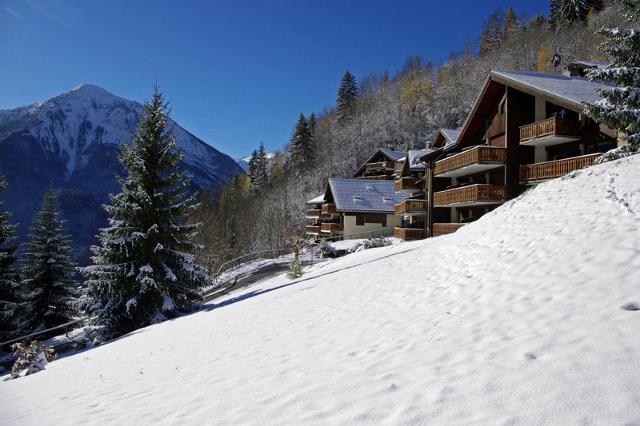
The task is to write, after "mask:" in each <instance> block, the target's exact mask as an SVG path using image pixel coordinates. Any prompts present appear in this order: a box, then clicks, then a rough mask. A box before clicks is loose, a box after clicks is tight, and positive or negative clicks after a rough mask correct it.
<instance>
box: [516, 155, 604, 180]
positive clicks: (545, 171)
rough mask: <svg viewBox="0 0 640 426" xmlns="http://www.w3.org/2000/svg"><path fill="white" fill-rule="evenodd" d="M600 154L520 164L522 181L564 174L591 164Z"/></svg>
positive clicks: (551, 177)
mask: <svg viewBox="0 0 640 426" xmlns="http://www.w3.org/2000/svg"><path fill="white" fill-rule="evenodd" d="M600 155H601V154H589V155H582V156H580V157H572V158H565V159H564V160H555V161H545V162H543V163H536V164H527V165H525V166H520V182H522V183H531V182H536V181H542V180H546V179H553V178H557V177H560V176H564V175H566V174H567V173H571V172H573V171H574V170H580V169H584V168H585V167H589V166H591V165H592V164H593V162H594V161H595V160H596V158H598V157H600Z"/></svg>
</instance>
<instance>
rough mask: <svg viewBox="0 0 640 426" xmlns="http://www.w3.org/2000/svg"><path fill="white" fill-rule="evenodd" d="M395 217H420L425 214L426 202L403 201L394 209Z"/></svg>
mask: <svg viewBox="0 0 640 426" xmlns="http://www.w3.org/2000/svg"><path fill="white" fill-rule="evenodd" d="M394 212H395V214H396V215H398V216H400V215H406V216H420V215H426V214H427V200H404V201H403V202H401V203H399V204H396V205H395V207H394Z"/></svg>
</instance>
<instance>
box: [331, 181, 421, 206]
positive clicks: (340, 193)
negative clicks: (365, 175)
mask: <svg viewBox="0 0 640 426" xmlns="http://www.w3.org/2000/svg"><path fill="white" fill-rule="evenodd" d="M329 189H330V191H331V193H332V194H333V200H334V202H335V204H336V209H337V210H338V211H339V212H359V213H393V207H394V205H396V204H398V203H400V202H402V201H404V200H406V199H407V198H408V197H410V196H411V195H412V194H411V192H410V191H400V192H396V191H395V184H394V182H393V181H392V180H370V179H329Z"/></svg>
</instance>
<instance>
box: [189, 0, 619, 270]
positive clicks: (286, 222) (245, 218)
mask: <svg viewBox="0 0 640 426" xmlns="http://www.w3.org/2000/svg"><path fill="white" fill-rule="evenodd" d="M623 19H624V17H623V13H622V5H621V2H620V1H616V0H610V1H578V2H575V1H563V0H553V1H551V4H550V10H549V14H548V17H545V15H543V14H539V15H536V16H523V15H519V14H518V12H517V11H515V10H513V9H511V8H510V9H508V10H506V11H502V10H496V11H495V12H494V13H492V14H491V15H490V16H488V17H487V18H486V20H485V21H484V24H483V29H482V32H481V34H480V36H479V37H478V39H477V40H476V41H475V42H474V43H469V44H468V45H467V46H465V47H464V49H462V50H461V51H459V52H454V53H452V54H451V55H450V56H449V58H448V59H447V60H445V61H443V62H442V63H433V62H429V61H425V60H424V59H423V58H421V57H420V56H417V55H416V56H411V57H409V58H407V60H406V62H405V63H404V65H403V66H402V67H401V68H400V70H399V71H397V72H395V73H390V72H389V71H384V72H381V73H379V74H372V75H366V76H361V77H360V78H359V79H357V78H356V77H355V76H354V75H352V74H351V73H350V72H349V71H346V72H345V74H344V76H343V77H342V79H341V81H340V82H339V85H338V90H337V97H336V104H335V106H334V107H332V108H329V109H325V110H323V111H317V112H315V111H313V112H307V113H301V114H300V116H299V117H298V118H297V120H296V122H295V125H294V126H293V131H292V136H291V140H290V143H289V144H288V145H287V146H286V148H285V149H284V150H283V152H277V153H275V155H274V157H273V158H271V159H267V156H266V153H265V151H264V146H260V147H259V148H258V149H256V150H255V151H254V153H253V155H252V161H251V164H250V170H249V173H248V174H247V175H244V176H238V177H237V178H236V179H235V180H234V181H233V182H231V183H230V184H228V185H227V186H226V187H224V188H223V190H222V191H221V193H219V194H211V193H205V194H204V195H203V197H202V203H201V207H200V209H199V210H198V212H197V214H196V215H194V216H193V217H192V220H193V221H194V222H203V223H204V226H203V228H202V230H201V233H200V235H199V242H200V243H201V244H203V245H204V246H205V247H206V249H205V250H203V251H202V252H201V253H200V254H199V261H200V263H201V264H202V265H204V266H206V267H207V268H208V269H209V270H215V268H216V267H217V265H219V264H221V263H222V262H225V261H227V260H229V259H233V258H235V257H238V256H240V255H243V254H246V253H250V252H253V251H261V250H282V249H285V248H287V247H288V246H289V245H290V244H291V242H292V241H299V240H300V239H301V238H303V232H304V231H303V230H304V222H305V218H304V214H303V212H304V210H305V209H306V208H305V207H306V205H305V203H306V200H309V199H311V198H313V197H316V196H317V195H319V194H321V193H322V192H323V191H324V189H325V185H326V183H327V181H328V179H329V178H332V177H349V176H352V174H353V173H354V172H355V171H356V170H357V168H358V166H359V165H361V164H362V163H363V162H364V161H366V159H367V158H368V157H369V156H370V155H371V154H373V152H374V151H375V150H376V149H378V148H391V149H397V150H408V149H424V148H426V147H427V146H428V145H429V144H430V143H431V141H432V140H433V138H434V135H435V133H436V132H437V131H438V129H440V128H459V127H460V126H462V124H463V123H464V120H465V118H466V116H467V114H468V113H469V111H470V109H471V107H472V105H473V103H474V101H475V98H476V96H477V95H478V92H479V90H480V88H481V86H482V84H483V82H484V80H485V78H486V77H487V75H488V73H489V72H490V71H491V70H492V69H501V70H508V71H540V72H550V73H560V72H562V68H563V66H564V65H566V64H568V63H569V62H571V61H572V60H606V59H607V57H606V55H605V54H604V53H603V52H601V51H600V50H599V45H600V44H601V43H602V41H603V39H604V36H603V35H602V34H600V33H599V30H600V29H601V28H603V27H616V26H618V25H620V24H621V22H622V21H623ZM337 77H339V76H337Z"/></svg>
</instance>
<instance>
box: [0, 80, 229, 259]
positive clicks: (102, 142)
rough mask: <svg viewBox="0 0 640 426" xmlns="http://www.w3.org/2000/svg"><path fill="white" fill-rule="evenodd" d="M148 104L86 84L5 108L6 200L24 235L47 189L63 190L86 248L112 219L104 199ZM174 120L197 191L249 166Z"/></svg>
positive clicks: (1, 122)
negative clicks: (125, 145) (120, 155)
mask: <svg viewBox="0 0 640 426" xmlns="http://www.w3.org/2000/svg"><path fill="white" fill-rule="evenodd" d="M141 112H142V105H141V104H140V103H138V102H135V101H130V100H127V99H123V98H121V97H119V96H116V95H114V94H112V93H109V92H108V91H106V90H104V89H103V88H101V87H98V86H94V85H89V84H84V85H81V86H78V87H76V88H74V89H73V90H71V91H69V92H67V93H64V94H62V95H60V96H57V97H55V98H52V99H50V100H48V101H46V102H42V103H38V104H33V105H29V106H26V107H21V108H16V109H13V110H0V172H1V173H3V174H4V175H5V176H6V178H7V181H8V183H9V188H8V190H7V192H6V193H5V194H3V196H4V198H5V199H6V202H7V207H8V208H9V209H10V210H12V211H13V212H14V213H15V217H14V220H16V221H18V222H20V224H21V226H20V228H19V230H20V234H21V235H22V236H24V235H25V233H26V231H27V228H28V225H29V224H30V222H31V218H32V216H33V213H34V211H35V210H37V208H38V205H39V203H40V199H41V196H42V193H43V191H44V189H45V187H46V186H47V185H49V184H53V186H54V187H56V188H58V189H60V190H61V192H62V203H63V205H62V208H63V211H64V214H65V217H66V218H67V220H68V222H69V223H68V227H69V231H70V232H71V234H72V236H73V239H74V242H75V243H76V245H77V246H78V248H80V249H82V250H85V251H86V247H87V246H88V245H89V244H90V242H91V241H92V240H93V236H94V235H95V233H96V231H97V229H98V227H99V226H102V225H103V224H104V223H105V214H104V211H103V209H102V207H101V205H102V204H103V203H105V202H107V201H108V194H109V193H111V192H115V191H117V190H118V185H117V182H116V179H115V173H116V172H118V173H122V172H123V170H122V167H121V165H120V163H119V162H118V160H117V153H118V151H119V148H120V146H121V144H123V143H125V142H129V141H130V140H131V135H132V134H133V133H134V132H135V130H136V127H137V122H138V118H139V116H140V114H141ZM169 126H170V127H172V128H173V132H174V134H175V136H176V139H177V144H178V146H179V147H180V148H181V149H182V150H184V153H185V159H184V164H183V167H184V168H185V169H186V170H187V171H188V172H189V173H190V174H191V175H192V176H193V182H192V189H193V190H199V189H203V188H209V189H212V190H214V191H215V190H216V189H217V188H218V187H219V186H220V185H221V184H223V183H225V182H227V181H228V180H229V179H230V178H231V177H233V176H234V175H236V174H238V173H242V169H241V168H240V167H239V166H238V165H237V164H236V162H235V161H234V160H233V159H232V158H230V157H229V156H227V155H225V154H223V153H221V152H219V151H218V150H216V149H215V148H213V147H211V146H210V145H207V144H206V143H205V142H203V141H202V140H200V139H198V138H197V137H196V136H194V135H192V134H191V133H189V132H188V131H186V130H185V129H183V128H182V127H180V126H179V125H178V124H177V123H175V122H173V121H172V122H170V123H169Z"/></svg>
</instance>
